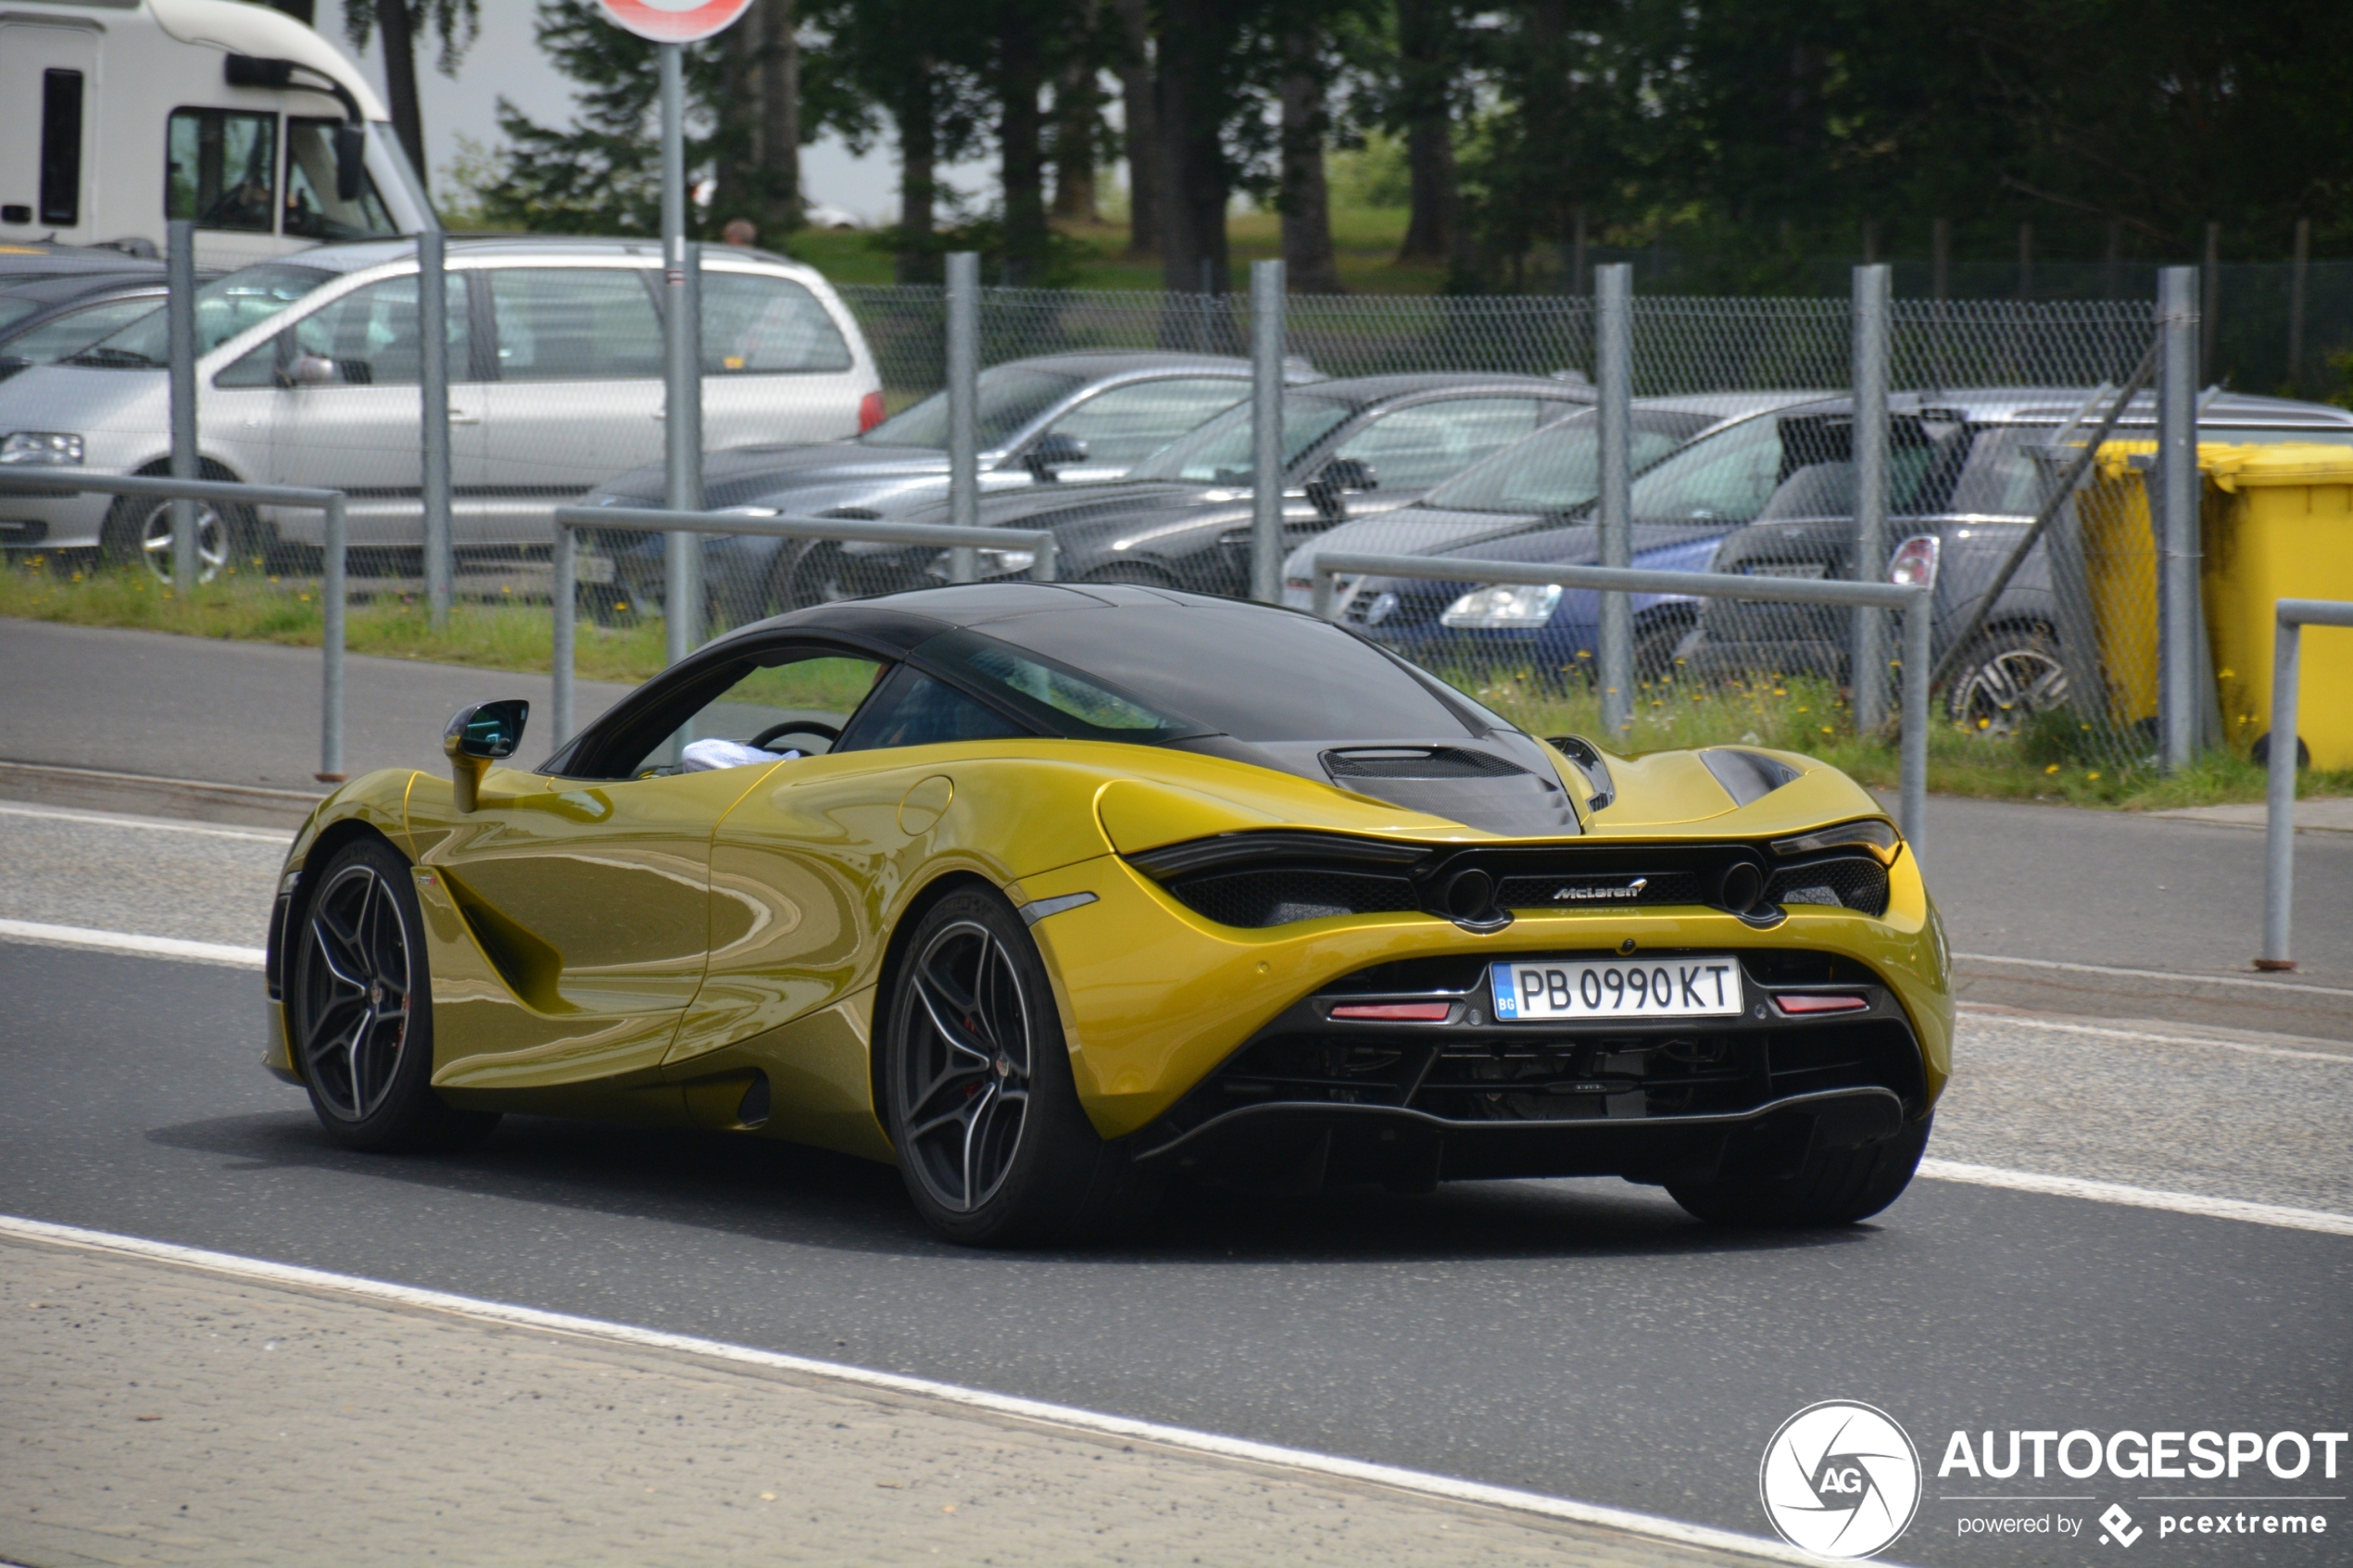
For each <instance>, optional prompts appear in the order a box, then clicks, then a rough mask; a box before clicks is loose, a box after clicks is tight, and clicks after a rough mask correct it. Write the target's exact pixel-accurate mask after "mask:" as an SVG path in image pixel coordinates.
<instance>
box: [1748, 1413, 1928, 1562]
mask: <svg viewBox="0 0 2353 1568" xmlns="http://www.w3.org/2000/svg"><path fill="white" fill-rule="evenodd" d="M1756 1489H1757V1494H1758V1496H1759V1498H1760V1499H1762V1501H1763V1502H1764V1504H1765V1517H1766V1518H1768V1519H1769V1520H1770V1521H1772V1524H1773V1528H1774V1529H1775V1530H1777V1531H1779V1532H1780V1537H1781V1538H1782V1539H1783V1540H1785V1541H1787V1542H1789V1544H1790V1545H1792V1546H1793V1547H1795V1548H1797V1549H1799V1550H1800V1551H1810V1552H1812V1553H1814V1554H1815V1555H1816V1556H1818V1557H1869V1556H1871V1555H1872V1554H1873V1553H1875V1552H1880V1551H1884V1550H1886V1549H1887V1548H1889V1547H1891V1546H1893V1545H1894V1543H1895V1541H1896V1539H1897V1537H1901V1536H1902V1535H1903V1534H1904V1532H1905V1531H1906V1529H1907V1528H1909V1527H1910V1525H1911V1523H1912V1516H1913V1515H1914V1514H1915V1513H1917V1512H1919V1506H1920V1456H1919V1449H1915V1448H1913V1447H1912V1439H1911V1438H1910V1437H1909V1436H1906V1434H1905V1431H1904V1429H1903V1428H1902V1427H1901V1426H1898V1425H1897V1424H1895V1421H1894V1417H1892V1416H1890V1415H1889V1414H1888V1413H1887V1412H1886V1411H1881V1410H1879V1409H1876V1408H1874V1407H1873V1406H1870V1405H1862V1404H1856V1403H1855V1402H1854V1401H1852V1400H1849V1399H1825V1400H1823V1401H1822V1402H1821V1403H1820V1404H1816V1405H1808V1406H1806V1408H1805V1409H1804V1410H1802V1411H1798V1412H1797V1413H1796V1414H1795V1415H1793V1416H1791V1417H1790V1418H1789V1419H1788V1420H1787V1421H1784V1422H1783V1423H1781V1426H1780V1431H1778V1432H1776V1433H1774V1434H1773V1440H1772V1441H1771V1442H1769V1443H1768V1444H1766V1445H1765V1460H1764V1462H1763V1463H1762V1464H1761V1465H1759V1466H1758V1467H1757V1474H1756Z"/></svg>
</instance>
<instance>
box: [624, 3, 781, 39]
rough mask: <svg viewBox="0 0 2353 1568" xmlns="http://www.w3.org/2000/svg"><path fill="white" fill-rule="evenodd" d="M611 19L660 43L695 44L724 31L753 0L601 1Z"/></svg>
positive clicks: (638, 34) (639, 35) (641, 35)
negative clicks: (698, 40)
mask: <svg viewBox="0 0 2353 1568" xmlns="http://www.w3.org/2000/svg"><path fill="white" fill-rule="evenodd" d="M597 4H598V6H599V7H600V8H601V9H602V10H603V11H604V13H605V16H606V18H607V19H609V20H610V21H611V23H612V24H613V25H614V26H615V27H621V28H626V29H628V30H629V31H631V32H634V33H635V34H636V35H637V36H638V37H640V38H650V39H652V40H653V41H654V42H655V43H657V44H692V43H693V42H694V41H695V40H696V39H698V38H708V37H710V36H711V34H712V33H714V32H718V31H723V30H724V28H726V26H727V25H728V24H729V23H730V22H733V21H734V20H735V19H736V18H737V17H740V16H742V15H743V14H744V12H745V11H747V10H749V8H750V7H751V0H597Z"/></svg>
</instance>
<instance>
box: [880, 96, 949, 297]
mask: <svg viewBox="0 0 2353 1568" xmlns="http://www.w3.org/2000/svg"><path fill="white" fill-rule="evenodd" d="M931 73H932V62H931V58H930V56H916V57H915V59H914V60H913V61H912V63H911V65H910V66H909V68H908V71H907V74H906V77H905V78H904V79H903V80H902V81H901V82H900V87H899V94H898V99H899V101H898V102H897V104H895V105H894V106H892V116H891V117H892V118H893V119H896V120H897V121H898V122H899V232H900V238H901V240H902V241H903V242H904V243H903V244H902V245H900V251H899V257H898V262H897V272H898V278H899V281H900V282H902V283H927V282H937V281H938V271H939V268H938V264H937V259H936V258H935V257H933V256H932V254H931V234H932V207H933V205H934V201H935V198H936V197H937V182H936V173H935V171H936V165H937V161H938V157H937V155H938V148H939V124H938V114H939V110H938V106H937V102H936V101H935V99H934V97H933V94H932V82H931Z"/></svg>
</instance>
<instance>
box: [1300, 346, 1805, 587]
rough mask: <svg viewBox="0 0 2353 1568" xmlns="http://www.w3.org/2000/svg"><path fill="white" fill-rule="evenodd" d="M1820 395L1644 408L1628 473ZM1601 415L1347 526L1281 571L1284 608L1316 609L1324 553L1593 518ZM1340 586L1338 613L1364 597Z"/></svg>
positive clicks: (1432, 547) (1635, 421)
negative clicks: (1742, 423)
mask: <svg viewBox="0 0 2353 1568" xmlns="http://www.w3.org/2000/svg"><path fill="white" fill-rule="evenodd" d="M1820 395H1821V394H1819V393H1766V392H1753V393H1718V394H1713V395H1702V396H1688V397H1657V398H1646V399H1644V400H1642V402H1640V403H1637V404H1635V405H1634V408H1633V409H1632V411H1631V413H1632V429H1631V433H1630V437H1631V439H1630V454H1629V455H1630V458H1631V468H1632V470H1633V471H1634V472H1635V473H1641V472H1642V471H1643V470H1646V469H1648V468H1649V467H1650V466H1651V465H1652V464H1653V463H1655V462H1657V461H1658V460H1660V459H1661V458H1665V457H1666V456H1667V454H1668V453H1670V452H1672V451H1674V450H1675V449H1676V448H1677V447H1679V446H1680V445H1683V443H1685V442H1686V441H1690V440H1692V439H1693V438H1695V437H1697V436H1700V435H1702V434H1705V433H1707V432H1709V431H1713V430H1717V429H1720V428H1722V427H1723V426H1726V425H1729V424H1731V423H1734V422H1736V421H1738V420H1743V419H1748V418H1752V417H1754V416H1756V415H1758V414H1762V413H1767V412H1770V411H1771V410H1773V409H1775V408H1786V407H1787V406H1788V405H1790V404H1791V403H1793V402H1798V401H1803V400H1804V399H1806V398H1808V397H1818V396H1820ZM1600 442H1601V425H1600V419H1599V415H1598V413H1597V412H1592V413H1584V414H1579V415H1578V416H1576V417H1575V418H1573V419H1568V420H1562V421H1561V422H1560V423H1558V424H1556V425H1554V426H1551V427H1549V428H1548V429H1546V430H1544V431H1542V432H1541V433H1538V434H1535V435H1531V436H1529V438H1528V439H1527V440H1525V441H1523V442H1520V443H1519V444H1517V445H1514V446H1508V447H1506V448H1504V450H1503V451H1501V452H1498V453H1496V454H1495V455H1494V456H1493V457H1491V458H1487V459H1486V460H1485V461H1484V462H1481V463H1479V464H1478V465H1477V466H1475V467H1472V468H1469V469H1466V470H1463V471H1462V472H1461V473H1459V474H1456V475H1455V476H1454V477H1453V478H1452V479H1450V480H1448V481H1447V482H1446V483H1443V484H1441V485H1440V486H1439V487H1438V488H1437V489H1435V490H1432V491H1431V492H1430V493H1429V494H1428V495H1424V496H1423V497H1422V498H1421V499H1419V500H1417V501H1416V502H1414V503H1413V504H1412V505H1411V506H1407V507H1401V508H1398V509H1396V510H1395V511H1390V512H1383V513H1380V514H1379V515H1378V516H1376V517H1372V518H1365V519H1358V520H1355V521H1349V522H1344V523H1342V524H1340V526H1339V527H1337V528H1333V529H1331V530H1329V531H1327V532H1326V533H1320V534H1317V535H1315V537H1313V538H1311V539H1309V540H1308V541H1307V542H1306V543H1304V544H1302V545H1301V546H1299V547H1298V548H1297V549H1295V550H1293V551H1292V552H1291V554H1290V559H1289V560H1287V561H1285V562H1284V563H1283V602H1284V603H1285V604H1287V605H1290V607H1291V608H1294V609H1305V608H1308V606H1309V605H1310V604H1311V603H1312V602H1313V598H1314V595H1315V567H1314V564H1313V563H1314V560H1315V556H1316V555H1317V554H1318V553H1319V552H1322V551H1327V550H1331V551H1340V550H1347V551H1362V552H1366V553H1371V554H1384V555H1438V554H1441V553H1446V552H1460V551H1462V550H1464V549H1466V548H1468V547H1470V546H1474V545H1477V544H1479V543H1480V542H1481V541H1484V540H1489V539H1501V538H1505V537H1508V536H1510V535H1511V534H1514V533H1528V532H1529V531H1531V530H1534V529H1540V528H1546V527H1557V526H1559V525H1560V524H1562V523H1564V522H1567V521H1570V520H1572V519H1575V518H1579V517H1582V516H1583V515H1584V514H1585V513H1586V512H1587V511H1589V510H1590V509H1591V508H1592V505H1593V499H1594V497H1595V496H1596V495H1598V494H1599V493H1600V490H1601V457H1600V453H1601V445H1600ZM1361 585H1362V584H1361V582H1360V580H1359V579H1357V578H1353V577H1352V578H1343V579H1341V580H1340V582H1339V583H1337V584H1336V586H1337V588H1338V590H1339V594H1340V597H1339V601H1338V602H1339V604H1340V608H1341V609H1342V610H1343V611H1345V610H1346V609H1347V608H1348V607H1349V606H1351V605H1352V604H1353V602H1354V601H1355V598H1356V596H1357V594H1358V592H1359V590H1360V587H1361Z"/></svg>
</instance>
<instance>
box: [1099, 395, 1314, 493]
mask: <svg viewBox="0 0 2353 1568" xmlns="http://www.w3.org/2000/svg"><path fill="white" fill-rule="evenodd" d="M1354 412H1355V409H1354V408H1353V406H1352V405H1350V404H1346V403H1336V402H1334V401H1333V400H1332V399H1330V398H1328V397H1315V396H1312V395H1302V394H1300V393H1296V392H1287V393H1285V394H1284V395H1283V467H1284V469H1285V470H1289V469H1290V466H1291V465H1292V464H1293V463H1296V462H1297V461H1299V459H1300V458H1301V456H1302V455H1303V454H1304V453H1305V452H1306V451H1307V449H1308V448H1309V447H1311V446H1313V445H1315V443H1317V442H1318V441H1321V440H1322V439H1323V438H1324V437H1325V436H1327V435H1329V434H1330V433H1332V429H1333V427H1334V426H1336V425H1338V424H1339V423H1340V421H1341V420H1345V419H1347V418H1348V417H1349V415H1351V414H1353V413H1354ZM1254 428H1255V427H1254V424H1253V421H1252V419H1251V411H1250V405H1249V404H1248V403H1246V402H1245V403H1242V404H1240V405H1239V406H1237V407H1236V408H1229V409H1227V412H1226V413H1225V414H1224V415H1223V416H1222V417H1220V418H1218V419H1214V420H1210V421H1209V423H1207V424H1205V425H1203V426H1202V427H1201V429H1199V430H1197V431H1195V432H1193V433H1191V434H1190V435H1188V436H1186V437H1185V438H1184V439H1183V440H1181V441H1176V442H1173V443H1171V444H1170V445H1166V446H1164V447H1162V448H1161V449H1160V450H1159V451H1158V452H1157V453H1155V454H1153V455H1152V456H1151V457H1150V458H1145V459H1144V460H1143V461H1142V462H1140V463H1138V464H1137V465H1136V467H1135V468H1134V469H1133V470H1130V472H1129V474H1128V477H1129V478H1131V479H1174V480H1180V481H1182V482H1184V483H1188V484H1248V483H1250V470H1251V444H1252V442H1253V441H1254V440H1256V439H1257V438H1256V437H1255V436H1254V435H1253V434H1252V430H1253V429H1254Z"/></svg>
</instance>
